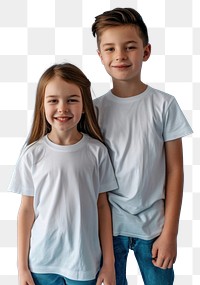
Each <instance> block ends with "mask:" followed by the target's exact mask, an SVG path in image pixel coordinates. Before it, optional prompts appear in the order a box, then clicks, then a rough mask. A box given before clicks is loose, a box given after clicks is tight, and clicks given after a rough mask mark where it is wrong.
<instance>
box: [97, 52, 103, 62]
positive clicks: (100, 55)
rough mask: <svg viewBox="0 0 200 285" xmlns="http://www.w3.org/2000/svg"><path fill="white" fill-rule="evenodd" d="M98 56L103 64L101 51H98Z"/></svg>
mask: <svg viewBox="0 0 200 285" xmlns="http://www.w3.org/2000/svg"><path fill="white" fill-rule="evenodd" d="M97 54H98V56H99V57H100V59H101V62H102V63H103V57H102V54H101V52H100V50H99V49H98V50H97Z"/></svg>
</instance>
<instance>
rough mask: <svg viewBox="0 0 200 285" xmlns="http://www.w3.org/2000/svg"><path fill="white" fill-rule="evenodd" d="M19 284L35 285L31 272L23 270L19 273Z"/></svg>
mask: <svg viewBox="0 0 200 285" xmlns="http://www.w3.org/2000/svg"><path fill="white" fill-rule="evenodd" d="M19 284H20V285H35V283H34V281H33V278H32V275H31V272H30V271H29V270H23V271H20V272H19Z"/></svg>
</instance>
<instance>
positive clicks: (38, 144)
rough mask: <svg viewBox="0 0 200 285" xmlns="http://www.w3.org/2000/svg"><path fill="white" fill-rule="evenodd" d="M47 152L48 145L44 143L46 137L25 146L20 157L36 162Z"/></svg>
mask: <svg viewBox="0 0 200 285" xmlns="http://www.w3.org/2000/svg"><path fill="white" fill-rule="evenodd" d="M45 153H46V146H45V144H44V138H41V139H40V140H38V141H35V142H33V143H32V144H30V145H27V146H25V147H24V148H23V149H22V152H21V155H20V159H21V160H23V161H26V162H30V163H31V164H36V163H37V162H38V161H40V160H41V159H42V158H43V157H44V155H45Z"/></svg>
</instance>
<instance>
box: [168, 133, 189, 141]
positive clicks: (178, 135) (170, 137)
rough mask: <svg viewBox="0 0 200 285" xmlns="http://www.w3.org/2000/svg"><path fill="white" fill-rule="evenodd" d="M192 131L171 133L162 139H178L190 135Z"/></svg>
mask: <svg viewBox="0 0 200 285" xmlns="http://www.w3.org/2000/svg"><path fill="white" fill-rule="evenodd" d="M192 133H193V131H189V132H186V133H183V134H177V135H171V136H168V137H166V138H165V140H164V141H165V142H167V141H172V140H176V139H180V138H183V137H186V136H189V135H191V134H192Z"/></svg>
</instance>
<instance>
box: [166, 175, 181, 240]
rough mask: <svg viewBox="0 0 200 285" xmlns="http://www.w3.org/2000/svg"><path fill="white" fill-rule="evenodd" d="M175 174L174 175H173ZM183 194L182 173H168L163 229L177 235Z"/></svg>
mask: <svg viewBox="0 0 200 285" xmlns="http://www.w3.org/2000/svg"><path fill="white" fill-rule="evenodd" d="M173 176H175V177H173ZM182 196H183V173H182V172H181V171H180V172H179V173H175V174H171V175H170V174H169V175H168V181H167V185H166V198H165V222H164V228H163V231H164V232H167V233H168V234H169V235H172V236H177V233H178V225H179V218H180V211H181V204H182Z"/></svg>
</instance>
